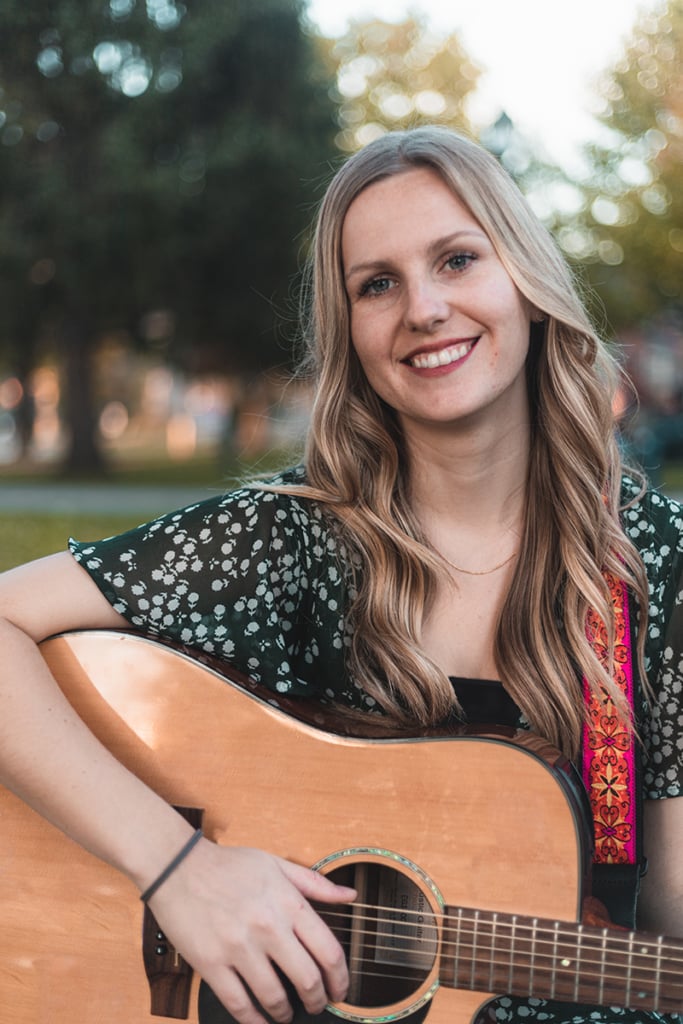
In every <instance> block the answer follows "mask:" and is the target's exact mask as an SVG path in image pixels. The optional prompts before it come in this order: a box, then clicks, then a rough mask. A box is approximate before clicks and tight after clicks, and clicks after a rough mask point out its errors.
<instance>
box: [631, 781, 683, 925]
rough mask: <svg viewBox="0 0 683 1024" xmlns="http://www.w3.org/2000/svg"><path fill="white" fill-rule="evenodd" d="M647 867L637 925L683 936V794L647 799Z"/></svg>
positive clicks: (645, 819)
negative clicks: (681, 796) (682, 852)
mask: <svg viewBox="0 0 683 1024" xmlns="http://www.w3.org/2000/svg"><path fill="white" fill-rule="evenodd" d="M644 807H645V813H644V828H645V831H644V835H645V840H646V844H645V854H646V856H647V859H648V869H647V873H646V875H645V877H644V878H643V881H642V886H641V892H640V898H639V901H638V926H639V927H641V928H644V929H646V930H647V931H652V932H657V933H659V934H664V935H670V936H672V937H674V936H677V937H683V857H681V850H682V849H683V798H680V797H670V798H669V799H666V800H646V801H645V804H644Z"/></svg>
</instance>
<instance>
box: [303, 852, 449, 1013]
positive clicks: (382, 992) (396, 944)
mask: <svg viewBox="0 0 683 1024" xmlns="http://www.w3.org/2000/svg"><path fill="white" fill-rule="evenodd" d="M325 874H326V875H327V877H328V878H331V879H332V880H333V881H335V882H338V883H339V884H341V885H350V886H352V887H353V888H355V889H356V890H357V891H358V898H357V900H356V902H355V903H353V904H348V905H344V906H333V907H330V906H323V905H320V906H318V907H317V909H318V911H319V913H320V915H321V917H322V918H323V919H324V920H325V922H326V923H327V925H328V926H329V928H330V929H331V930H332V932H334V934H335V935H336V937H337V939H338V940H339V942H340V943H341V945H342V947H343V949H344V951H345V953H346V958H347V963H348V966H349V974H350V978H351V984H350V988H349V994H348V996H347V999H346V1001H345V1005H346V1007H349V1006H351V1007H359V1008H366V1009H370V1008H374V1007H380V1006H381V1007H386V1006H387V1005H388V1004H402V1003H403V1004H405V1003H406V1001H407V1002H408V1003H410V1001H411V999H412V997H413V996H414V995H415V994H416V993H418V992H419V990H420V989H421V988H422V987H423V985H424V983H425V981H426V980H427V978H428V977H429V974H430V972H431V971H432V968H433V966H434V961H435V958H436V955H437V950H438V930H437V922H436V919H435V916H434V912H433V910H432V907H431V905H430V902H429V899H428V898H427V895H426V892H425V889H424V888H423V887H422V886H421V885H419V884H417V883H416V881H414V880H413V878H411V877H409V875H408V874H406V873H404V872H403V871H400V870H397V869H396V868H395V867H393V865H392V864H391V863H390V862H387V861H386V860H385V861H383V862H382V861H379V862H377V861H373V862H368V861H360V862H355V863H344V864H342V865H340V866H339V867H335V868H333V869H332V870H331V871H326V872H325ZM421 881H422V880H421V879H420V882H421ZM419 1002H420V1000H419V999H418V1005H419ZM415 1008H416V1006H415V1005H413V1007H412V1009H413V1010H414V1009H415ZM405 1009H408V1008H407V1007H405ZM342 1015H345V1014H343V1013H342ZM398 1015H399V1016H402V1015H403V1014H402V1013H399V1014H398Z"/></svg>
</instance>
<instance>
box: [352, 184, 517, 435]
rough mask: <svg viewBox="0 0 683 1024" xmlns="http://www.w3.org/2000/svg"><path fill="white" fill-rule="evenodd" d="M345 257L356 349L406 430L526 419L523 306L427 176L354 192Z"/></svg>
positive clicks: (480, 239)
mask: <svg viewBox="0 0 683 1024" xmlns="http://www.w3.org/2000/svg"><path fill="white" fill-rule="evenodd" d="M342 261H343V269H344V279H345V284H346V290H347V294H348V298H349V304H350V316H351V338H352V341H353V346H354V349H355V351H356V353H357V355H358V358H359V360H360V363H361V365H362V367H363V370H364V372H365V375H366V377H367V379H368V382H369V383H370V385H371V386H372V388H373V389H374V390H375V391H376V392H377V394H378V395H379V396H380V397H381V398H382V399H384V401H385V402H387V403H388V404H389V405H390V406H392V407H393V408H394V409H395V410H396V411H397V413H398V416H399V419H400V421H401V423H402V425H403V429H404V431H407V432H409V431H410V430H411V429H416V428H417V426H418V425H419V424H421V425H422V426H425V425H430V426H436V425H446V424H453V423H458V422H459V423H462V422H464V421H467V422H468V423H472V422H475V421H476V422H478V419H476V418H477V417H479V418H480V417H482V416H486V417H489V418H490V417H495V418H496V420H497V421H498V422H500V423H505V422H507V423H508V424H509V423H510V417H513V418H515V420H514V421H515V422H521V421H522V420H524V419H525V418H526V415H527V391H526V376H525V369H524V367H525V362H526V357H527V352H528V347H529V329H530V313H531V307H530V305H529V303H528V302H527V301H526V300H525V299H524V298H523V296H522V295H521V294H520V292H519V291H518V290H517V288H516V286H515V284H514V283H513V281H512V279H511V277H510V275H509V274H508V273H507V271H506V270H505V267H504V266H503V264H502V263H501V261H500V259H499V258H498V256H497V254H496V251H495V249H494V248H493V245H492V244H491V242H490V240H489V238H488V237H487V235H486V234H485V233H484V232H483V230H482V229H481V227H480V226H479V224H478V222H477V221H476V220H474V218H473V217H472V215H471V214H470V212H469V211H468V210H467V208H466V207H465V206H464V205H463V204H462V203H461V202H460V201H459V200H458V199H457V198H456V196H455V195H454V194H453V193H452V192H451V190H450V189H449V187H448V186H447V185H446V184H445V183H444V181H443V180H442V179H441V177H440V176H439V175H438V174H437V173H436V172H435V171H433V170H431V169H429V168H419V169H415V170H408V171H405V172H403V173H400V174H397V175H393V176H392V177H389V178H384V179H381V180H380V181H378V182H375V183H374V184H372V185H370V186H368V187H367V188H366V189H365V190H364V191H363V192H361V193H360V195H358V196H357V197H356V199H355V200H354V201H353V202H352V204H351V206H350V207H349V210H348V212H347V214H346V217H345V220H344V224H343V230H342ZM473 417H475V420H474V421H473V419H472V418H473Z"/></svg>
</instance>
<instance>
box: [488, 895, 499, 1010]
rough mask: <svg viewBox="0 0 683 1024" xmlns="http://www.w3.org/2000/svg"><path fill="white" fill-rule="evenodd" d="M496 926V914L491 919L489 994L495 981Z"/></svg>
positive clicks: (493, 987) (496, 954)
mask: <svg viewBox="0 0 683 1024" xmlns="http://www.w3.org/2000/svg"><path fill="white" fill-rule="evenodd" d="M497 925H498V914H497V913H495V912H494V913H493V916H492V918H491V945H490V959H489V989H490V991H491V992H494V991H495V980H494V971H495V967H496V962H497V960H498V949H497V945H496V928H497Z"/></svg>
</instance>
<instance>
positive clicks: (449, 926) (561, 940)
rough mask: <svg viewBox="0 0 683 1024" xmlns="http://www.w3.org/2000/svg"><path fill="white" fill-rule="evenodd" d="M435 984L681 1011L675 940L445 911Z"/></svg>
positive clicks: (680, 947)
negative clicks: (438, 981) (442, 938)
mask: <svg viewBox="0 0 683 1024" xmlns="http://www.w3.org/2000/svg"><path fill="white" fill-rule="evenodd" d="M440 979H441V982H442V984H444V985H446V986H447V987H449V988H459V989H470V990H472V991H477V992H485V991H486V992H496V993H502V992H506V993H509V994H510V995H516V996H534V997H536V998H542V999H553V1000H558V1001H560V1002H573V1003H594V1004H597V1005H601V1006H609V1005H614V1006H625V1007H630V1008H633V1009H643V1010H659V1011H660V1012H668V1013H675V1012H680V1011H681V1009H683V942H681V941H676V940H672V939H668V938H664V937H662V936H655V935H648V934H646V933H642V932H627V931H623V932H622V931H620V930H618V929H613V928H595V927H590V926H584V925H581V924H573V923H572V922H566V921H550V920H545V919H541V918H531V917H521V916H518V915H515V914H513V915H507V914H500V913H490V912H487V911H480V910H469V909H467V908H462V907H448V908H447V909H446V916H445V925H444V942H443V946H442V954H441V970H440Z"/></svg>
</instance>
